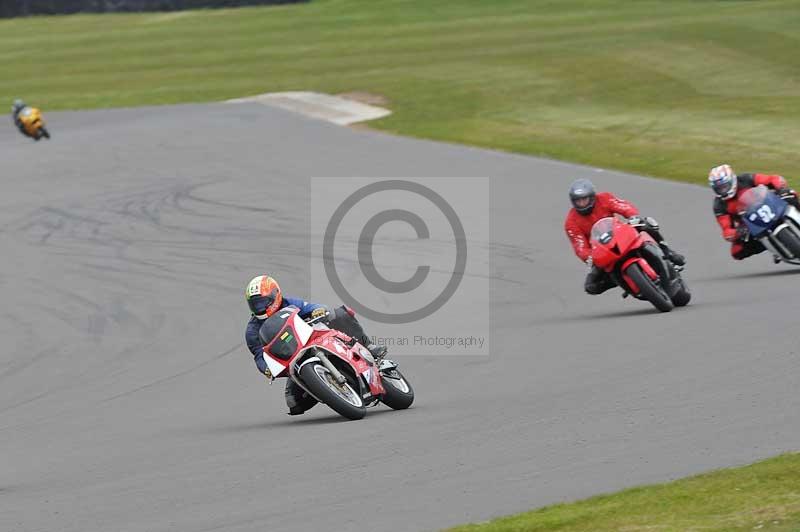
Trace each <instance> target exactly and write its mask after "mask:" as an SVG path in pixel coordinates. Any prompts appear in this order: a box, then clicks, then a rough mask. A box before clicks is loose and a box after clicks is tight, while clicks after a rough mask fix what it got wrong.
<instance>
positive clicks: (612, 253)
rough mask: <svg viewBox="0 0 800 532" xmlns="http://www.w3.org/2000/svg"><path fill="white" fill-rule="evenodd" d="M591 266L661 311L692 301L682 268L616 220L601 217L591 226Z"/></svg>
mask: <svg viewBox="0 0 800 532" xmlns="http://www.w3.org/2000/svg"><path fill="white" fill-rule="evenodd" d="M590 243H591V247H592V263H593V264H594V265H595V266H597V267H598V268H600V269H602V270H603V271H605V272H607V273H608V274H609V275H611V278H612V279H613V280H614V282H616V283H617V285H618V286H619V287H621V288H622V289H623V290H624V291H625V293H624V294H623V296H622V297H627V296H628V295H633V297H635V298H637V299H643V300H647V301H649V302H650V303H652V304H653V306H654V307H656V308H657V309H658V310H660V311H661V312H669V311H670V310H672V309H673V307H683V306H685V305H687V304H688V303H689V300H690V299H691V298H692V295H691V293H690V292H689V288H688V287H687V286H686V282H685V281H684V280H683V279H682V278H681V274H680V271H681V269H682V268H680V267H678V266H676V265H675V264H673V263H672V262H670V261H669V260H667V259H666V258H665V257H664V253H663V252H662V251H661V247H660V246H659V245H658V243H657V242H656V241H655V240H654V239H653V237H651V236H650V235H649V234H647V233H646V232H644V231H642V232H639V231H637V230H636V228H635V227H632V226H631V225H629V224H627V223H625V222H624V221H621V220H619V219H617V218H602V219H600V220H598V221H597V222H596V223H595V224H594V226H592V233H591V236H590Z"/></svg>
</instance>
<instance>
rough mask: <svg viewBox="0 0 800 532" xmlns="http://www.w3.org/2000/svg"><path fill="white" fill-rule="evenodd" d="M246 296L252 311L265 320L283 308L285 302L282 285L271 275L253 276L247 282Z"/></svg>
mask: <svg viewBox="0 0 800 532" xmlns="http://www.w3.org/2000/svg"><path fill="white" fill-rule="evenodd" d="M244 297H245V299H247V306H249V307H250V312H252V313H253V315H254V316H255V317H256V318H258V319H260V320H265V319H267V318H269V317H270V316H272V314H273V313H275V311H276V310H278V309H279V308H281V304H282V303H283V296H282V295H281V287H280V286H278V283H277V282H276V281H275V279H273V278H272V277H270V276H269V275H259V276H257V277H253V279H252V280H251V281H250V282H249V283H248V284H247V288H246V289H245V291H244Z"/></svg>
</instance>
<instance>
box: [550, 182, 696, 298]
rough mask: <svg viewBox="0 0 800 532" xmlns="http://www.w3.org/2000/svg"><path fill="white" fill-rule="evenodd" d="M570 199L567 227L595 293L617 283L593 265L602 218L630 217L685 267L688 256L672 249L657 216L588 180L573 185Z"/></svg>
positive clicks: (589, 288)
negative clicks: (594, 237)
mask: <svg viewBox="0 0 800 532" xmlns="http://www.w3.org/2000/svg"><path fill="white" fill-rule="evenodd" d="M569 199H570V202H571V203H572V208H571V209H570V210H569V212H568V213H567V219H566V220H565V221H564V230H565V231H566V232H567V238H569V240H570V242H571V243H572V248H573V250H574V251H575V254H576V255H577V256H578V258H579V259H581V260H582V261H583V262H585V263H586V264H587V265H588V266H589V273H588V274H587V275H586V282H585V283H584V289H585V290H586V292H587V293H589V294H592V295H597V294H602V293H603V292H605V291H606V290H608V289H610V288H612V287H614V286H615V285H616V283H615V282H614V280H613V279H612V278H611V276H610V275H609V274H608V273H606V272H605V271H603V270H602V269H600V268H598V267H597V266H595V265H594V264H592V258H591V254H592V252H591V247H590V245H589V235H590V234H591V231H592V226H593V225H594V224H595V222H597V221H598V220H600V219H601V218H606V217H609V216H614V215H615V214H618V215H621V216H624V217H625V218H628V223H630V224H631V225H632V226H633V227H635V228H636V229H637V230H639V231H645V232H646V233H648V234H649V235H650V236H652V237H653V239H654V240H655V241H656V242H658V245H659V246H660V247H661V249H662V251H663V253H664V257H665V258H667V259H668V260H670V261H671V262H672V263H673V264H675V265H676V266H683V265H684V264H685V263H686V259H685V258H684V257H683V255H681V254H680V253H677V252H675V251H673V250H672V249H670V247H669V246H668V245H667V242H666V241H665V240H664V237H663V236H662V235H661V231H660V229H659V226H658V222H656V221H655V220H654V219H653V218H651V217H649V216H647V217H644V218H643V217H641V216H639V210H638V209H637V208H636V207H635V206H634V205H633V204H632V203H630V202H628V201H625V200H623V199H620V198H618V197H616V196H615V195H613V194H612V193H610V192H597V191H596V189H595V187H594V185H593V184H592V182H591V181H589V180H588V179H577V180H576V181H575V182H573V183H572V185H571V186H570V188H569Z"/></svg>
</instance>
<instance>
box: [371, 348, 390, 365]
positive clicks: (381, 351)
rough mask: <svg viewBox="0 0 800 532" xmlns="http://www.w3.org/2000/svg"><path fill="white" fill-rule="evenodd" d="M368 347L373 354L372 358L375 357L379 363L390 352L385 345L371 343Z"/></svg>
mask: <svg viewBox="0 0 800 532" xmlns="http://www.w3.org/2000/svg"><path fill="white" fill-rule="evenodd" d="M367 349H368V350H369V352H370V353H371V354H372V358H374V359H375V362H377V363H378V364H379V365H380V363H381V360H383V359H384V358H385V357H386V355H387V354H388V353H389V350H388V349H386V346H385V345H375V344H369V345H368V346H367Z"/></svg>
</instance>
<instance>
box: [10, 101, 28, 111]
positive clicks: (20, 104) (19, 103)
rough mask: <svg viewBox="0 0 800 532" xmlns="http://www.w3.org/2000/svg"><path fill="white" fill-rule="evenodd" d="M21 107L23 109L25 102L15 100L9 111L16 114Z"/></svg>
mask: <svg viewBox="0 0 800 532" xmlns="http://www.w3.org/2000/svg"><path fill="white" fill-rule="evenodd" d="M23 107H25V102H23V101H22V100H20V99H19V98H17V99H16V100H14V105H12V106H11V110H12V111H13V112H15V113H16V112H18V111H19V110H20V109H22V108H23Z"/></svg>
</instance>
